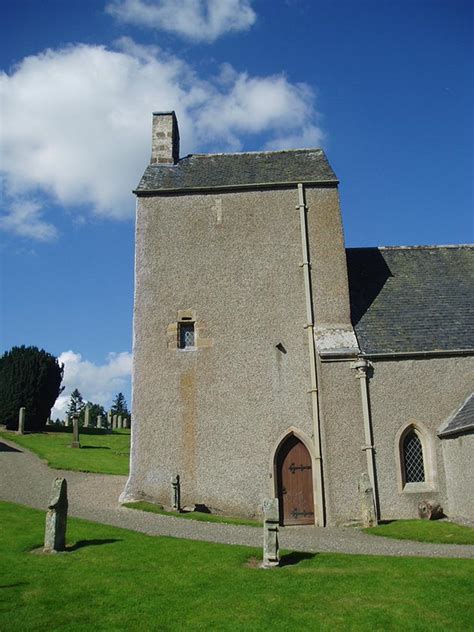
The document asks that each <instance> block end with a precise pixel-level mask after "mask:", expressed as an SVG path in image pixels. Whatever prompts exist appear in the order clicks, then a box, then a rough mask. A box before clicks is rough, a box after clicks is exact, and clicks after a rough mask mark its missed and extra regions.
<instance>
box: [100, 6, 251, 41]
mask: <svg viewBox="0 0 474 632" xmlns="http://www.w3.org/2000/svg"><path fill="white" fill-rule="evenodd" d="M106 11H107V12H108V13H110V14H111V15H113V16H114V17H115V18H117V19H119V20H120V21H122V22H127V23H129V24H135V25H138V26H145V27H148V28H153V29H158V30H163V31H169V32H171V33H176V34H178V35H181V36H182V37H185V38H188V39H190V40H194V41H196V42H201V41H202V42H213V41H215V40H216V39H217V38H218V37H220V36H221V35H224V34H225V33H228V32H231V31H246V30H247V29H249V28H250V27H251V26H252V24H254V22H255V20H256V19H257V16H256V14H255V11H254V10H253V9H252V7H251V6H250V0H112V2H110V3H109V4H108V5H107V7H106Z"/></svg>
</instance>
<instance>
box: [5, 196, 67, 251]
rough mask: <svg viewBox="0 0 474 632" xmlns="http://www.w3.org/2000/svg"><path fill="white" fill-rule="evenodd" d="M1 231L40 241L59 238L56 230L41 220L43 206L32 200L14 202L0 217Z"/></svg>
mask: <svg viewBox="0 0 474 632" xmlns="http://www.w3.org/2000/svg"><path fill="white" fill-rule="evenodd" d="M0 229H2V230H5V231H6V232H9V233H13V234H15V235H20V236H21V237H30V238H31V239H37V240H38V241H51V240H53V239H55V238H56V237H57V230H56V228H55V227H54V226H53V225H52V224H49V223H48V222H45V221H43V220H42V219H41V204H39V203H38V202H33V201H32V200H16V201H12V202H11V204H10V208H9V209H7V210H6V211H5V212H4V214H3V215H1V216H0Z"/></svg>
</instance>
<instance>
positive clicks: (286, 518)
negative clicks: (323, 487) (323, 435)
mask: <svg viewBox="0 0 474 632" xmlns="http://www.w3.org/2000/svg"><path fill="white" fill-rule="evenodd" d="M276 480H277V495H278V500H279V505H280V524H282V525H304V524H314V496H313V468H312V464H311V455H310V453H309V451H308V449H307V448H306V446H305V445H304V443H303V442H302V441H301V440H300V439H298V437H296V436H295V435H293V434H291V435H289V436H288V437H287V438H286V439H285V440H284V441H283V442H282V443H281V445H280V447H279V449H278V451H277V454H276Z"/></svg>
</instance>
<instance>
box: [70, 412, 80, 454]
mask: <svg viewBox="0 0 474 632" xmlns="http://www.w3.org/2000/svg"><path fill="white" fill-rule="evenodd" d="M80 447H81V444H80V443H79V414H78V413H74V414H73V416H72V443H71V448H80Z"/></svg>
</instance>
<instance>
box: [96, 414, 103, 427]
mask: <svg viewBox="0 0 474 632" xmlns="http://www.w3.org/2000/svg"><path fill="white" fill-rule="evenodd" d="M97 428H102V415H97Z"/></svg>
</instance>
